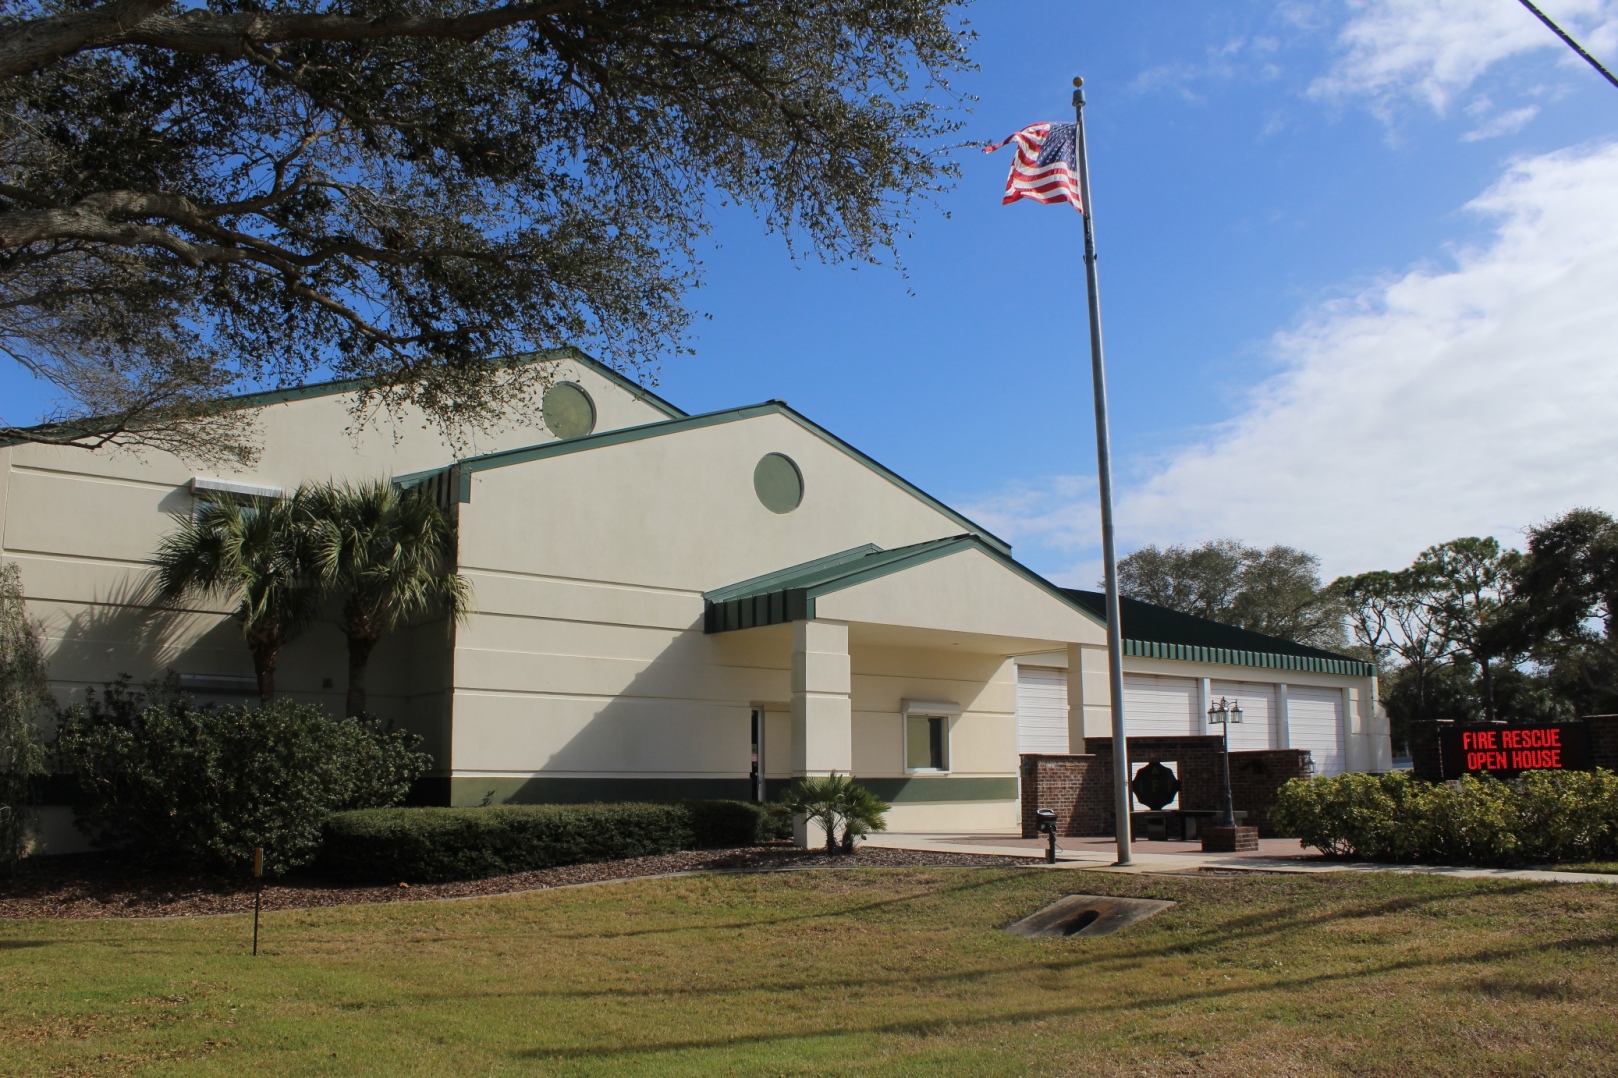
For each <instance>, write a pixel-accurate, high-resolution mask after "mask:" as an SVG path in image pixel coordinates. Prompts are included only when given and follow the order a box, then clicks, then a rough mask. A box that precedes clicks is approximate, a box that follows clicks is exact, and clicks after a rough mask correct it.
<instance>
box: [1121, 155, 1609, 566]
mask: <svg viewBox="0 0 1618 1078" xmlns="http://www.w3.org/2000/svg"><path fill="white" fill-rule="evenodd" d="M1615 190H1618V144H1613V143H1608V144H1604V145H1601V146H1597V147H1594V148H1586V149H1582V150H1569V151H1563V152H1560V153H1554V154H1547V155H1544V156H1540V157H1534V158H1529V159H1526V160H1522V161H1519V162H1517V163H1516V164H1514V165H1513V166H1511V168H1509V169H1508V170H1507V172H1506V174H1505V176H1504V177H1502V178H1501V179H1500V180H1499V182H1497V183H1496V184H1495V185H1494V186H1492V187H1491V188H1490V189H1489V190H1488V191H1486V192H1484V193H1483V195H1481V196H1480V197H1479V198H1477V199H1475V200H1474V201H1473V202H1472V203H1470V205H1469V207H1468V208H1469V209H1470V210H1472V211H1473V212H1475V213H1478V214H1482V215H1485V216H1486V217H1488V218H1489V219H1491V220H1493V221H1494V222H1495V224H1496V228H1495V231H1494V233H1493V236H1492V237H1491V239H1490V240H1489V242H1487V243H1485V244H1482V245H1479V246H1477V247H1474V248H1469V249H1465V250H1461V251H1459V252H1457V253H1456V254H1455V256H1454V259H1453V264H1452V265H1451V266H1450V267H1449V268H1447V269H1433V268H1427V267H1423V268H1417V269H1413V270H1411V271H1409V272H1407V273H1405V274H1404V275H1402V276H1400V277H1397V278H1395V279H1391V280H1388V281H1385V282H1382V283H1379V284H1377V285H1375V286H1373V287H1370V288H1367V289H1365V290H1363V291H1362V292H1360V293H1358V294H1356V295H1353V296H1350V297H1347V298H1345V299H1343V300H1340V301H1336V302H1333V303H1329V304H1326V305H1324V306H1323V307H1321V308H1320V309H1318V310H1316V311H1314V312H1313V313H1312V314H1311V315H1310V316H1309V317H1308V318H1307V319H1306V320H1305V321H1304V323H1303V324H1302V325H1301V326H1300V327H1299V328H1297V329H1295V330H1292V331H1289V332H1286V333H1284V334H1281V335H1280V336H1278V337H1277V339H1276V341H1275V349H1276V352H1277V355H1278V357H1279V358H1280V359H1281V360H1282V362H1283V364H1284V366H1283V371H1282V373H1280V374H1279V375H1277V376H1276V377H1274V378H1273V379H1271V380H1270V381H1268V382H1267V383H1265V384H1263V385H1262V386H1260V387H1259V388H1258V390H1257V391H1256V392H1255V393H1254V394H1253V396H1252V398H1251V400H1250V401H1249V402H1248V405H1247V407H1246V408H1245V409H1244V410H1243V411H1242V413H1241V414H1240V417H1239V418H1238V419H1236V420H1233V421H1231V422H1229V423H1227V424H1225V425H1223V426H1221V427H1218V428H1215V429H1214V430H1212V431H1210V432H1209V435H1208V437H1207V438H1206V439H1205V440H1204V441H1202V442H1201V443H1200V444H1196V445H1193V446H1190V447H1188V448H1185V449H1183V450H1181V451H1179V452H1178V453H1176V454H1174V455H1173V456H1172V457H1170V458H1169V459H1168V460H1167V461H1166V462H1165V463H1164V464H1163V465H1162V466H1161V468H1160V469H1159V470H1158V471H1157V473H1156V474H1155V475H1154V476H1152V477H1151V478H1150V479H1149V480H1148V481H1147V482H1146V483H1144V484H1143V485H1142V486H1140V487H1137V488H1135V489H1133V490H1131V491H1130V492H1129V493H1128V494H1126V495H1125V497H1124V498H1123V500H1122V502H1121V504H1120V507H1119V514H1118V515H1119V522H1120V528H1121V529H1123V531H1124V534H1125V535H1126V536H1127V537H1128V538H1130V539H1132V540H1134V541H1135V542H1147V541H1152V540H1158V541H1164V540H1176V539H1196V538H1202V537H1208V536H1215V535H1235V536H1240V537H1242V538H1245V539H1248V540H1255V541H1260V542H1287V543H1293V544H1296V545H1299V546H1303V547H1305V548H1306V549H1309V550H1313V551H1316V552H1317V553H1319V554H1320V555H1322V557H1324V558H1325V559H1326V561H1327V563H1328V567H1329V568H1330V569H1332V570H1333V571H1336V570H1349V569H1368V568H1374V567H1393V566H1397V565H1401V564H1403V563H1405V562H1406V561H1408V560H1409V558H1410V557H1411V556H1412V555H1413V554H1414V553H1415V552H1416V551H1417V550H1419V549H1420V548H1422V547H1424V546H1426V545H1428V544H1430V543H1434V542H1438V541H1441V540H1444V539H1449V538H1452V537H1454V536H1456V535H1463V534H1495V535H1499V536H1501V537H1502V538H1506V537H1508V536H1510V535H1511V534H1512V533H1514V532H1515V531H1517V530H1518V529H1520V528H1522V527H1523V526H1525V525H1527V524H1530V523H1532V522H1534V521H1535V520H1538V519H1542V518H1544V517H1546V516H1548V515H1551V514H1553V513H1557V512H1560V511H1561V510H1564V509H1567V508H1570V507H1572V506H1575V505H1589V504H1595V505H1605V506H1607V507H1609V508H1612V509H1618V467H1615V466H1614V465H1615V463H1618V303H1615V297H1618V201H1615V200H1614V199H1613V197H1612V193H1613V192H1614V191H1615Z"/></svg>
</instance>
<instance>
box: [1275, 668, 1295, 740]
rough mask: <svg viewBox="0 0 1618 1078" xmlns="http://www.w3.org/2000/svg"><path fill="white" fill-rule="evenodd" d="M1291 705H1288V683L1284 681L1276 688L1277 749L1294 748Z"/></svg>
mask: <svg viewBox="0 0 1618 1078" xmlns="http://www.w3.org/2000/svg"><path fill="white" fill-rule="evenodd" d="M1290 707H1291V705H1289V704H1288V703H1287V683H1286V682H1284V681H1282V682H1279V683H1277V684H1276V686H1275V747H1276V748H1278V749H1290V748H1291V747H1292V712H1291V710H1290Z"/></svg>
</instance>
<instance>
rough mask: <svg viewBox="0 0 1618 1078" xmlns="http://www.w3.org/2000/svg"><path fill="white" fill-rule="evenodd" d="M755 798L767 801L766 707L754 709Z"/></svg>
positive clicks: (753, 773) (761, 801)
mask: <svg viewBox="0 0 1618 1078" xmlns="http://www.w3.org/2000/svg"><path fill="white" fill-rule="evenodd" d="M752 725H753V772H752V775H751V778H752V783H753V800H754V801H757V802H758V803H759V804H763V803H764V801H765V796H764V725H765V723H764V709H763V708H761V707H755V708H754V709H753V723H752Z"/></svg>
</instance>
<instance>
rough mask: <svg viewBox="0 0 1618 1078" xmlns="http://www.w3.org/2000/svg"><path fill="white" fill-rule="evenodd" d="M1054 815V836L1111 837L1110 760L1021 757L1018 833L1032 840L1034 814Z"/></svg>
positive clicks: (1083, 757) (1086, 757)
mask: <svg viewBox="0 0 1618 1078" xmlns="http://www.w3.org/2000/svg"><path fill="white" fill-rule="evenodd" d="M1042 808H1048V809H1051V810H1053V811H1054V812H1055V813H1056V833H1057V834H1058V835H1110V834H1112V817H1113V813H1112V760H1111V758H1103V757H1100V756H1094V755H1089V754H1085V755H1075V756H1044V755H1039V756H1028V755H1025V756H1024V757H1023V758H1022V834H1023V838H1033V837H1034V835H1035V834H1037V832H1036V831H1035V830H1034V811H1035V810H1036V809H1042Z"/></svg>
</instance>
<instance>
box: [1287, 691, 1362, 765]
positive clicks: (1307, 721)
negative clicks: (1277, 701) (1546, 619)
mask: <svg viewBox="0 0 1618 1078" xmlns="http://www.w3.org/2000/svg"><path fill="white" fill-rule="evenodd" d="M1287 733H1288V734H1289V735H1290V738H1291V741H1292V747H1293V748H1295V749H1308V750H1309V752H1310V755H1311V757H1312V758H1313V759H1314V761H1315V774H1317V775H1340V774H1342V773H1343V772H1344V771H1347V770H1348V754H1347V753H1346V752H1344V751H1343V691H1342V690H1341V689H1305V688H1299V687H1297V686H1290V687H1288V689H1287Z"/></svg>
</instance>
